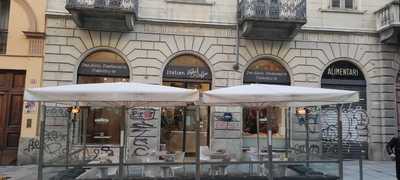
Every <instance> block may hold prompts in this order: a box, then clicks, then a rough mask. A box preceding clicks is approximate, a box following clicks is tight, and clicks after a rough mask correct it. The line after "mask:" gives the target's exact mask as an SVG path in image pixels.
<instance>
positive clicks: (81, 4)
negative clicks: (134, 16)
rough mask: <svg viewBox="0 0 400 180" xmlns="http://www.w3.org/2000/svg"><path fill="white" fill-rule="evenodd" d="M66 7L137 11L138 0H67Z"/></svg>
mask: <svg viewBox="0 0 400 180" xmlns="http://www.w3.org/2000/svg"><path fill="white" fill-rule="evenodd" d="M66 9H96V10H117V11H127V12H137V9H138V0H67V4H66Z"/></svg>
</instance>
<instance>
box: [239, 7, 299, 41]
mask: <svg viewBox="0 0 400 180" xmlns="http://www.w3.org/2000/svg"><path fill="white" fill-rule="evenodd" d="M239 7H240V9H239V23H240V27H241V35H242V37H246V38H250V39H271V40H288V39H291V38H293V37H294V36H295V35H296V34H297V32H298V30H299V29H300V28H301V26H303V25H304V24H305V23H306V22H307V18H306V0H242V1H241V2H240V4H239Z"/></svg>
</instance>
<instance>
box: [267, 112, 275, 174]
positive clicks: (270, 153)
mask: <svg viewBox="0 0 400 180" xmlns="http://www.w3.org/2000/svg"><path fill="white" fill-rule="evenodd" d="M265 116H267V114H266V115H265ZM267 122H268V139H267V140H268V171H269V173H268V179H269V180H273V179H274V174H273V167H272V119H267Z"/></svg>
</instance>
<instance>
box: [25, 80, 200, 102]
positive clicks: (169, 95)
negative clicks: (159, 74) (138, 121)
mask: <svg viewBox="0 0 400 180" xmlns="http://www.w3.org/2000/svg"><path fill="white" fill-rule="evenodd" d="M24 99H25V100H26V101H38V102H56V103H58V102H80V103H82V102H83V103H87V105H89V104H90V105H101V106H104V105H107V104H108V105H137V106H179V105H187V104H189V103H193V102H196V101H198V100H199V94H198V91H197V90H191V89H183V88H175V87H168V86H160V85H150V84H141V83H98V84H76V85H66V86H53V87H43V88H34V89H28V90H26V92H25V97H24Z"/></svg>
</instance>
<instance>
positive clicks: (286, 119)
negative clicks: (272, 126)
mask: <svg viewBox="0 0 400 180" xmlns="http://www.w3.org/2000/svg"><path fill="white" fill-rule="evenodd" d="M285 114H286V117H285V150H286V151H285V157H286V158H287V157H288V155H289V152H288V149H289V132H288V130H289V128H288V124H289V109H285Z"/></svg>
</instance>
